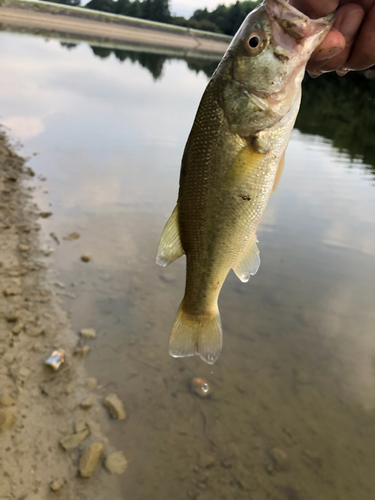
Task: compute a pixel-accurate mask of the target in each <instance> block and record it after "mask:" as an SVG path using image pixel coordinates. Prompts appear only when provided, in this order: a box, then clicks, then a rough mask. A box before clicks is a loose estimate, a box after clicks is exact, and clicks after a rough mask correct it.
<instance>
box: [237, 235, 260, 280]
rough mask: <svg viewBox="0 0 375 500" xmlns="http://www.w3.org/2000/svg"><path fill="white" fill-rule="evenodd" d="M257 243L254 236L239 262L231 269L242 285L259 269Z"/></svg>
mask: <svg viewBox="0 0 375 500" xmlns="http://www.w3.org/2000/svg"><path fill="white" fill-rule="evenodd" d="M257 242H258V240H257V237H256V235H254V237H253V238H252V240H251V242H250V244H249V246H248V247H247V249H246V250H245V252H244V253H243V254H242V256H241V258H240V260H239V261H238V262H237V264H236V265H235V266H234V267H233V271H234V272H235V273H236V275H237V276H238V277H239V279H240V280H241V281H242V282H243V283H246V282H247V281H249V279H250V276H253V275H254V274H256V272H257V271H258V269H259V266H260V257H259V249H258V246H257Z"/></svg>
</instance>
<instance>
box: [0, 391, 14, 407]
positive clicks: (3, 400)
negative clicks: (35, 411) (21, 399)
mask: <svg viewBox="0 0 375 500" xmlns="http://www.w3.org/2000/svg"><path fill="white" fill-rule="evenodd" d="M15 404H16V401H15V400H14V399H13V398H12V397H11V396H9V394H8V393H7V392H4V393H3V394H2V395H1V397H0V405H1V406H14V405H15Z"/></svg>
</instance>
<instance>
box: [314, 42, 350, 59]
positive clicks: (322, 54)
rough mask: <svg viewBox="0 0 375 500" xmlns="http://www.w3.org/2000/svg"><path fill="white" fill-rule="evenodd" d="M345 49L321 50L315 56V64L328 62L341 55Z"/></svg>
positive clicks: (331, 48) (330, 48) (335, 47)
mask: <svg viewBox="0 0 375 500" xmlns="http://www.w3.org/2000/svg"><path fill="white" fill-rule="evenodd" d="M343 48H344V47H337V46H334V47H329V48H327V49H320V50H318V52H316V53H315V54H314V62H321V61H327V60H328V59H332V57H335V56H336V55H337V54H339V53H340V52H341V51H342V50H343Z"/></svg>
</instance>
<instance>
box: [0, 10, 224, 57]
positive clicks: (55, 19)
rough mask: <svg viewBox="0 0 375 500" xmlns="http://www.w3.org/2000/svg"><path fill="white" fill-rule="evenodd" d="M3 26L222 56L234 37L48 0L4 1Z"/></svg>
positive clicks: (118, 44) (125, 45) (0, 15)
mask: <svg viewBox="0 0 375 500" xmlns="http://www.w3.org/2000/svg"><path fill="white" fill-rule="evenodd" d="M0 25H1V28H2V29H3V30H6V31H18V32H27V33H33V34H36V35H42V36H48V37H57V38H63V39H70V40H71V39H73V40H75V41H86V42H88V43H99V44H103V45H108V46H111V45H115V46H116V47H119V48H122V47H123V48H128V47H129V44H132V45H136V46H142V47H145V48H147V47H154V48H159V49H166V50H168V49H169V50H171V49H172V50H173V49H174V50H177V51H179V52H180V51H182V52H185V53H186V54H187V55H195V56H198V57H208V58H220V57H221V55H222V54H223V53H224V52H225V50H226V48H227V47H228V44H229V42H230V40H231V37H229V36H226V35H219V34H215V33H208V32H204V31H198V30H192V29H188V28H181V27H178V26H173V25H168V24H162V23H156V22H152V21H145V20H143V19H135V18H130V17H125V16H118V15H115V14H107V13H105V12H98V11H92V10H88V9H84V8H79V7H68V6H65V5H60V4H53V3H48V2H32V1H23V0H5V1H3V2H2V3H1V4H0Z"/></svg>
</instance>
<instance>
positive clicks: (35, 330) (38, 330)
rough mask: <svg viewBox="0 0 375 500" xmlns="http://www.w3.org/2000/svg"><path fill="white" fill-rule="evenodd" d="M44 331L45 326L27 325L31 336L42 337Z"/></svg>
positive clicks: (27, 331)
mask: <svg viewBox="0 0 375 500" xmlns="http://www.w3.org/2000/svg"><path fill="white" fill-rule="evenodd" d="M43 332H44V328H43V327H41V326H38V327H36V328H35V327H31V328H30V327H27V329H26V333H27V335H28V336H29V337H40V336H41V335H42V334H43Z"/></svg>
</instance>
